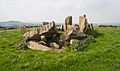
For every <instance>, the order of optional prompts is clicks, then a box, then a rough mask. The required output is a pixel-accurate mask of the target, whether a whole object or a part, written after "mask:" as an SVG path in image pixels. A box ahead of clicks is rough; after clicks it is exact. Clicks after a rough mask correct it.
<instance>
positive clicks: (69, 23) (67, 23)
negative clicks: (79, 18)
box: [64, 16, 72, 31]
mask: <svg viewBox="0 0 120 71" xmlns="http://www.w3.org/2000/svg"><path fill="white" fill-rule="evenodd" d="M68 25H72V16H68V17H67V18H66V19H65V25H64V30H65V31H67V26H68Z"/></svg>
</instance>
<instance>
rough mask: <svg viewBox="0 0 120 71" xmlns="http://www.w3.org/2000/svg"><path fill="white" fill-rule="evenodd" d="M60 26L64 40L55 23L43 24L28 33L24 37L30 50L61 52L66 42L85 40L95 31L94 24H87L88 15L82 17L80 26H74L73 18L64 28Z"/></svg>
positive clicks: (67, 19)
mask: <svg viewBox="0 0 120 71" xmlns="http://www.w3.org/2000/svg"><path fill="white" fill-rule="evenodd" d="M60 26H61V29H64V32H65V34H64V36H63V38H60V33H59V31H58V30H57V29H60V28H59V27H58V26H56V25H55V22H54V21H52V22H43V25H42V26H41V27H39V28H35V29H33V30H32V31H30V32H26V33H25V34H24V35H23V37H24V39H25V41H26V43H27V46H28V48H31V49H33V50H41V51H50V50H61V48H62V46H63V45H64V43H65V42H70V43H71V44H72V42H73V39H78V40H83V39H85V38H87V37H88V35H89V33H90V31H91V30H93V29H94V28H93V24H89V23H88V22H87V18H86V15H84V16H80V17H79V24H76V25H73V24H72V16H68V17H67V18H66V19H65V24H64V26H62V25H60ZM63 27H64V28H63Z"/></svg>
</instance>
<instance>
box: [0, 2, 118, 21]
mask: <svg viewBox="0 0 120 71" xmlns="http://www.w3.org/2000/svg"><path fill="white" fill-rule="evenodd" d="M119 13H120V0H0V21H1V22H4V21H10V20H12V21H23V22H42V21H55V22H58V23H63V22H64V19H65V18H66V17H67V16H72V17H73V22H75V23H78V22H79V16H81V15H83V14H86V15H87V18H88V21H89V22H93V23H108V22H109V23H110V22H112V23H113V22H120V14H119Z"/></svg>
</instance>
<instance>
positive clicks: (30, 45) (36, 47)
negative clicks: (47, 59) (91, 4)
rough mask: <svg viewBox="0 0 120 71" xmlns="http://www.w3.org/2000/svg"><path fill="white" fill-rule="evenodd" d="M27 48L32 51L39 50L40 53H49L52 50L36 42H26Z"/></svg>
mask: <svg viewBox="0 0 120 71" xmlns="http://www.w3.org/2000/svg"><path fill="white" fill-rule="evenodd" d="M27 46H28V48H30V49H33V50H41V51H50V50H52V48H49V47H47V46H44V45H41V44H38V43H37V42H34V41H30V42H28V45H27Z"/></svg>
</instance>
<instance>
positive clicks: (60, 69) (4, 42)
mask: <svg viewBox="0 0 120 71" xmlns="http://www.w3.org/2000/svg"><path fill="white" fill-rule="evenodd" d="M95 32H96V33H95V34H94V35H95V40H96V42H91V43H90V44H89V45H88V46H87V48H85V49H84V51H80V52H67V51H63V52H53V51H51V52H41V51H33V50H30V49H27V50H20V49H18V47H17V46H16V43H19V41H20V40H22V39H23V38H22V35H21V34H20V32H19V31H17V30H14V31H6V32H0V71H120V29H118V28H96V29H95Z"/></svg>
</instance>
